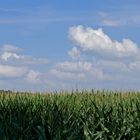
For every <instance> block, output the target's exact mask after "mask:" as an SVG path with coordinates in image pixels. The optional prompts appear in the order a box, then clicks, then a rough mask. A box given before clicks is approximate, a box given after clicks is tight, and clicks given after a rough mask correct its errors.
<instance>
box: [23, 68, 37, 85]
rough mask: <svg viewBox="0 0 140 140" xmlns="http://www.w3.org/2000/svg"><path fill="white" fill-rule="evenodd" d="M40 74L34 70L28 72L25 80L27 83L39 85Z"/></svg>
mask: <svg viewBox="0 0 140 140" xmlns="http://www.w3.org/2000/svg"><path fill="white" fill-rule="evenodd" d="M39 76H40V73H39V72H37V71H34V70H30V71H29V72H28V73H27V75H26V77H25V80H26V81H27V82H29V83H39V82H40V78H39Z"/></svg>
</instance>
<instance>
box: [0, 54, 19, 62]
mask: <svg viewBox="0 0 140 140" xmlns="http://www.w3.org/2000/svg"><path fill="white" fill-rule="evenodd" d="M20 57H21V56H19V55H17V54H16V53H11V52H4V53H3V54H2V55H1V58H2V59H3V60H5V61H8V59H9V58H15V59H19V58H20Z"/></svg>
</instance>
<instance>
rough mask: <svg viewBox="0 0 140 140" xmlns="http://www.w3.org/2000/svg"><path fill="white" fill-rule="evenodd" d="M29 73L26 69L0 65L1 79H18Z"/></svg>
mask: <svg viewBox="0 0 140 140" xmlns="http://www.w3.org/2000/svg"><path fill="white" fill-rule="evenodd" d="M26 72H27V68H26V67H15V66H9V65H0V77H1V78H16V77H21V76H24V75H25V74H26Z"/></svg>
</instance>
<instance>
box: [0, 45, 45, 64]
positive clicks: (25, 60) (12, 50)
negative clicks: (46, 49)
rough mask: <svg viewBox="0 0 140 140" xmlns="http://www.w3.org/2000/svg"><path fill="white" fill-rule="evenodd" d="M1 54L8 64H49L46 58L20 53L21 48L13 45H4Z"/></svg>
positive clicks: (3, 61) (4, 61)
mask: <svg viewBox="0 0 140 140" xmlns="http://www.w3.org/2000/svg"><path fill="white" fill-rule="evenodd" d="M1 50H2V53H1V54H0V61H1V62H2V63H3V64H8V65H20V66H23V65H42V64H48V59H46V58H34V57H32V56H28V55H23V54H20V52H21V50H22V49H20V48H18V47H15V46H13V45H4V46H3V47H2V48H1Z"/></svg>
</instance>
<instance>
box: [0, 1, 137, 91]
mask: <svg viewBox="0 0 140 140" xmlns="http://www.w3.org/2000/svg"><path fill="white" fill-rule="evenodd" d="M139 6H140V1H138V0H133V1H132V0H123V1H122V0H118V1H114V0H106V1H102V0H93V1H88V2H87V1H86V0H76V1H75V0H71V1H66V0H65V1H64V0H59V1H58V0H53V1H51V0H30V1H27V0H25V1H22V2H21V1H18V0H12V1H11V0H5V1H0V88H1V89H13V90H33V91H46V90H63V89H67V90H69V89H73V88H77V87H78V88H79V89H81V88H84V89H90V88H96V89H102V88H105V89H127V90H128V89H133V90H135V89H139V83H140V80H139V78H138V75H139V72H140V59H139V46H140V39H139V36H140V32H139V30H140V16H139V15H140V10H139ZM99 29H101V30H99ZM99 36H100V37H99ZM85 38H86V39H85ZM125 39H127V40H125ZM123 40H124V41H123ZM107 67H108V68H107Z"/></svg>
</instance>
